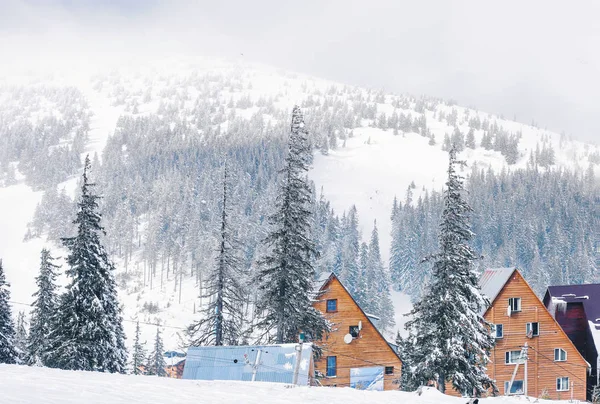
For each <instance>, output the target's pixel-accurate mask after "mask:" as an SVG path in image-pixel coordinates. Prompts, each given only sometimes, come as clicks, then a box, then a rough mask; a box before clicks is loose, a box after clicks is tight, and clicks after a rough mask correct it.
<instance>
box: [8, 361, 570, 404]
mask: <svg viewBox="0 0 600 404" xmlns="http://www.w3.org/2000/svg"><path fill="white" fill-rule="evenodd" d="M0 392H1V393H0V402H1V403H11V404H59V403H60V404H74V403H77V404H80V403H86V404H101V403H102V404H104V403H110V404H134V403H144V404H148V403H161V404H168V403H203V404H205V403H219V404H255V403H256V404H274V403H286V404H296V403H298V404H299V403H328V404H332V403H344V404H365V403H371V402H377V403H380V404H385V403H411V404H437V403H440V404H459V403H466V402H467V399H464V398H454V397H448V396H444V395H442V394H441V393H438V392H437V391H435V390H431V389H428V390H426V391H425V392H424V393H423V394H422V395H421V396H418V395H417V394H416V393H404V392H396V391H394V392H372V391H357V390H354V389H350V388H325V387H313V388H308V387H296V388H290V387H286V385H283V384H274V383H261V382H257V383H250V382H229V381H215V382H206V381H193V380H177V379H166V378H157V377H151V376H130V375H111V374H103V373H92V372H70V371H63V370H56V369H45V368H30V367H26V366H14V365H0ZM531 401H534V400H533V399H532V400H531ZM481 402H482V403H484V404H516V403H526V402H528V401H527V400H526V399H525V398H524V397H510V398H509V397H497V398H490V399H484V400H481ZM539 402H540V403H543V402H545V403H558V402H557V401H545V400H540V401H539ZM562 402H563V403H565V402H566V401H562Z"/></svg>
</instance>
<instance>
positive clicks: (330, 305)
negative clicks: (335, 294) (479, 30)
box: [327, 299, 337, 313]
mask: <svg viewBox="0 0 600 404" xmlns="http://www.w3.org/2000/svg"><path fill="white" fill-rule="evenodd" d="M336 311H337V299H329V300H327V313H334V312H336Z"/></svg>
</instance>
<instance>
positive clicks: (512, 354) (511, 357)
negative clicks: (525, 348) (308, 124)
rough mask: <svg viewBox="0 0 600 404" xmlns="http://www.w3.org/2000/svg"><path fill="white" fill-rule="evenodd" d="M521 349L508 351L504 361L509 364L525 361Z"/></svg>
mask: <svg viewBox="0 0 600 404" xmlns="http://www.w3.org/2000/svg"><path fill="white" fill-rule="evenodd" d="M520 357H521V351H508V352H505V354H504V363H506V364H507V365H514V364H515V363H523V359H520Z"/></svg>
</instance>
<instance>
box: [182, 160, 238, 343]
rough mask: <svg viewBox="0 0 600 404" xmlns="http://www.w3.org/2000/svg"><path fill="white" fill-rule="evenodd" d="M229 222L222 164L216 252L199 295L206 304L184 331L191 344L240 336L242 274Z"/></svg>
mask: <svg viewBox="0 0 600 404" xmlns="http://www.w3.org/2000/svg"><path fill="white" fill-rule="evenodd" d="M231 221H232V218H231V184H230V179H229V170H228V167H227V163H225V167H224V173H223V194H222V206H221V226H220V229H219V245H218V254H217V258H216V261H215V265H214V267H213V269H212V270H211V272H210V274H209V275H208V279H207V285H206V292H205V295H204V296H202V297H203V298H205V299H206V301H208V302H209V303H208V304H207V305H206V306H205V307H204V308H203V309H202V310H201V312H200V317H201V318H200V320H199V321H197V322H195V323H193V324H191V325H189V326H188V328H187V330H186V334H187V337H188V340H189V344H190V345H192V346H194V345H195V346H198V345H217V346H219V345H236V344H239V342H240V340H241V337H242V333H243V320H244V317H243V309H242V308H243V307H244V305H245V303H246V295H245V293H244V289H243V285H244V279H245V277H246V275H245V274H244V271H243V268H242V266H243V263H242V260H241V259H240V257H239V244H238V242H237V239H236V237H235V231H234V230H233V229H232V228H231V227H232V225H231Z"/></svg>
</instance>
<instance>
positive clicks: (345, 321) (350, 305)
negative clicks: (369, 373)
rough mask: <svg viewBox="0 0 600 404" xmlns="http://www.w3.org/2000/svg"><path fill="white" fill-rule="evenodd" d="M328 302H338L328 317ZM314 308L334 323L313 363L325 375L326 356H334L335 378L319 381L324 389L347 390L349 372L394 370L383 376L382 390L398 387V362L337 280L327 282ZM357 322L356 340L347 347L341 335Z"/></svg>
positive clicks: (399, 362)
mask: <svg viewBox="0 0 600 404" xmlns="http://www.w3.org/2000/svg"><path fill="white" fill-rule="evenodd" d="M328 299H337V312H335V313H327V311H326V305H327V300H328ZM314 307H315V308H316V309H318V310H320V311H321V312H322V313H323V314H324V315H325V317H326V318H327V319H328V320H329V321H330V322H332V323H333V330H332V332H330V333H329V335H328V336H327V337H325V338H324V339H323V340H322V341H320V342H319V343H318V345H319V346H321V348H322V349H323V355H322V357H321V358H320V359H319V360H316V361H315V369H316V370H317V371H319V372H320V373H322V374H323V375H325V374H326V367H327V356H336V359H337V375H336V377H331V378H322V379H321V380H320V381H321V383H322V384H323V385H324V386H339V387H349V386H350V369H351V368H360V367H374V366H384V367H385V366H393V367H394V373H393V374H391V375H384V389H385V390H393V389H398V388H399V387H400V385H399V381H400V372H401V370H402V363H401V361H400V359H399V358H398V356H397V355H396V354H395V353H394V352H393V351H392V348H391V347H390V346H389V345H388V343H387V342H386V341H385V339H383V337H382V336H381V335H380V334H379V333H378V332H377V330H376V329H375V328H374V327H373V325H371V323H370V322H369V320H368V319H367V317H366V316H365V315H364V314H363V312H362V311H361V310H360V308H359V307H358V306H357V305H356V303H355V302H354V301H353V300H352V297H351V296H350V295H349V294H348V292H347V291H346V290H345V289H344V287H343V286H342V285H341V283H340V282H339V281H338V280H337V279H335V278H333V279H332V280H331V281H330V282H329V285H328V286H327V287H326V290H325V293H324V294H323V295H322V296H321V297H320V299H319V301H318V302H316V303H315V304H314ZM359 321H360V322H362V330H361V332H360V335H359V337H358V338H355V339H354V340H353V341H352V342H351V343H350V344H346V343H345V342H344V335H346V334H348V331H349V327H350V326H353V325H358V323H359Z"/></svg>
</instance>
